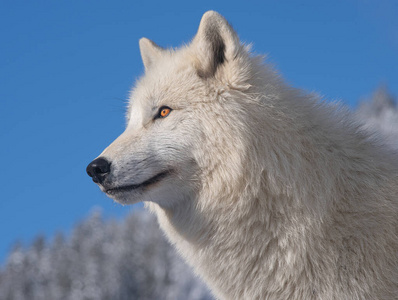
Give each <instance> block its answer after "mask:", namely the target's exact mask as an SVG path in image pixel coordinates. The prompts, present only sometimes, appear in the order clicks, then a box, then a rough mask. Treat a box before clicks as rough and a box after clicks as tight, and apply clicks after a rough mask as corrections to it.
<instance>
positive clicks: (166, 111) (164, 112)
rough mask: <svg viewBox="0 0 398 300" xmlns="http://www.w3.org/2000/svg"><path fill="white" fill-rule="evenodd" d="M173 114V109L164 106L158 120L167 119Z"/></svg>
mask: <svg viewBox="0 0 398 300" xmlns="http://www.w3.org/2000/svg"><path fill="white" fill-rule="evenodd" d="M170 112H171V108H170V107H167V106H162V107H161V108H160V109H159V113H158V118H166V117H167V116H168V115H169V114H170Z"/></svg>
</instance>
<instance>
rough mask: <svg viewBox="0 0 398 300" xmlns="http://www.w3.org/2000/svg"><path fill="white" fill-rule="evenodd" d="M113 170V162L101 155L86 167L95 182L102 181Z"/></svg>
mask: <svg viewBox="0 0 398 300" xmlns="http://www.w3.org/2000/svg"><path fill="white" fill-rule="evenodd" d="M110 170H111V163H110V162H108V161H107V160H106V159H104V158H102V157H99V158H97V159H94V160H93V161H92V162H91V163H90V164H89V165H88V166H87V168H86V171H87V174H88V176H90V177H92V178H93V181H94V182H95V183H102V182H103V181H104V180H105V177H106V176H107V175H108V174H109V171H110Z"/></svg>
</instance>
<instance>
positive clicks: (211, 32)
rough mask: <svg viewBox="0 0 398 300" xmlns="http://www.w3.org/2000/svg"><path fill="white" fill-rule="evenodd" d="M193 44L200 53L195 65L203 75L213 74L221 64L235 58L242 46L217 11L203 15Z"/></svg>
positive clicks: (200, 74)
mask: <svg viewBox="0 0 398 300" xmlns="http://www.w3.org/2000/svg"><path fill="white" fill-rule="evenodd" d="M192 44H193V46H194V47H196V51H197V55H198V59H197V60H195V67H196V69H197V70H198V74H199V76H201V77H209V76H213V75H214V74H215V72H216V70H217V68H218V67H219V66H220V65H222V64H224V63H226V62H228V61H232V60H234V58H235V57H236V55H237V53H238V52H239V49H240V48H241V45H240V42H239V37H238V35H237V34H236V32H235V31H234V30H233V29H232V27H231V25H229V24H228V22H227V20H225V19H224V17H223V16H221V15H220V14H218V13H217V12H215V11H208V12H206V13H205V14H204V15H203V17H202V20H201V21H200V25H199V29H198V33H197V34H196V36H195V38H194V40H193V42H192Z"/></svg>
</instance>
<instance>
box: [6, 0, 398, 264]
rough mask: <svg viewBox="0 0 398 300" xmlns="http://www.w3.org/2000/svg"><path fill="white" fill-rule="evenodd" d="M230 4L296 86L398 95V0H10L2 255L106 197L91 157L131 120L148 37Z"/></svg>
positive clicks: (176, 38) (327, 92)
mask: <svg viewBox="0 0 398 300" xmlns="http://www.w3.org/2000/svg"><path fill="white" fill-rule="evenodd" d="M209 9H213V10H216V11H218V12H220V13H221V14H223V15H224V16H225V17H226V18H227V19H228V20H229V21H230V23H231V24H232V25H233V26H234V28H235V29H236V30H237V32H238V33H239V35H240V37H241V40H242V41H245V42H253V44H254V47H253V49H254V50H255V52H256V53H267V54H268V55H269V59H270V61H271V62H272V63H274V64H275V65H276V66H277V68H278V69H279V70H280V71H281V73H282V74H283V75H284V77H285V78H286V80H287V81H288V82H290V83H291V84H293V85H294V86H296V87H302V88H304V89H306V90H309V91H316V92H318V93H320V94H322V95H324V96H325V97H326V98H328V99H331V100H336V99H338V100H341V101H343V102H345V103H347V105H349V106H351V107H355V105H356V104H357V102H358V99H360V98H361V97H363V96H367V95H369V94H371V92H372V91H373V90H374V89H375V88H376V87H377V86H378V85H379V84H382V83H384V84H387V85H388V87H389V89H390V91H391V92H392V93H393V94H395V95H397V94H398V81H397V79H398V19H397V18H396V16H397V15H398V2H397V1H395V0H390V1H388V0H379V1H365V0H357V1H354V0H345V1H327V2H326V1H318V0H317V1H315V0H313V1H276V0H275V1H264V0H263V1H245V2H243V1H236V2H232V1H217V2H215V1H207V0H204V1H196V3H195V2H193V3H190V2H188V1H159V2H154V1H146V2H145V3H144V2H143V1H142V2H141V1H140V3H138V1H39V0H38V1H1V2H0V28H1V29H0V141H1V146H0V157H1V159H2V162H1V166H2V172H1V173H0V184H1V187H2V192H1V197H0V264H1V263H2V262H3V261H4V259H5V256H6V253H7V252H8V251H9V249H10V247H11V245H12V243H13V242H14V241H15V240H20V241H22V242H24V243H25V244H28V243H29V242H30V241H31V240H32V238H33V237H34V236H36V235H37V234H44V235H45V236H47V237H51V236H52V235H53V234H54V233H55V232H58V231H62V232H68V231H70V229H71V228H72V227H73V225H74V224H75V223H76V222H77V221H78V220H81V219H82V218H84V217H85V216H87V215H88V214H89V212H90V210H91V209H92V208H93V207H94V206H98V207H102V208H103V211H104V214H105V216H106V217H117V218H119V217H122V216H123V215H125V214H126V213H128V212H129V211H131V209H133V208H132V207H122V206H120V205H118V204H114V203H113V202H112V201H111V200H110V199H108V198H106V197H105V196H104V195H103V194H101V192H100V191H99V189H98V188H97V187H96V186H95V185H94V184H93V183H92V182H91V180H90V179H89V177H88V176H87V175H86V173H85V167H86V165H87V164H88V163H89V162H90V161H91V160H92V159H93V158H95V157H96V156H97V155H98V154H99V153H100V152H101V151H102V149H103V148H105V147H106V146H107V145H108V144H109V143H110V142H111V141H112V140H113V139H115V138H116V137H117V136H118V135H119V134H120V133H121V132H122V131H123V128H124V108H125V100H126V98H127V96H128V92H129V90H130V89H131V87H132V86H133V83H134V81H135V80H136V79H137V78H138V77H139V76H140V74H142V71H143V67H142V63H141V58H140V54H139V49H138V39H139V38H141V37H143V36H145V37H148V38H150V39H153V40H154V41H155V42H156V43H158V44H159V45H161V46H164V47H167V46H172V47H177V46H179V45H181V44H182V43H183V42H188V41H189V40H190V39H191V38H192V37H193V35H194V34H195V32H196V30H197V26H198V24H199V21H200V18H201V16H202V14H203V13H204V12H205V11H207V10H209Z"/></svg>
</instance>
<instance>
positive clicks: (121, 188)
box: [105, 171, 171, 195]
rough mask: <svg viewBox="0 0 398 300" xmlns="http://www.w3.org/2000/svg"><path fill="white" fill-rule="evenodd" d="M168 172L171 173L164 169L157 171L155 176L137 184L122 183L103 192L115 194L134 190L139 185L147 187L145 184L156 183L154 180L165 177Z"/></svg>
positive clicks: (157, 180)
mask: <svg viewBox="0 0 398 300" xmlns="http://www.w3.org/2000/svg"><path fill="white" fill-rule="evenodd" d="M170 173H171V171H164V172H161V173H159V174H157V175H155V176H153V177H151V178H149V179H148V180H145V181H144V182H142V183H139V184H131V185H124V186H119V187H115V188H110V189H107V190H106V191H105V193H107V194H108V195H114V194H117V193H120V192H129V191H132V190H136V189H138V188H141V187H147V186H149V185H151V184H154V183H156V182H159V181H160V180H162V179H163V178H165V177H166V176H167V175H169V174H170Z"/></svg>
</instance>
